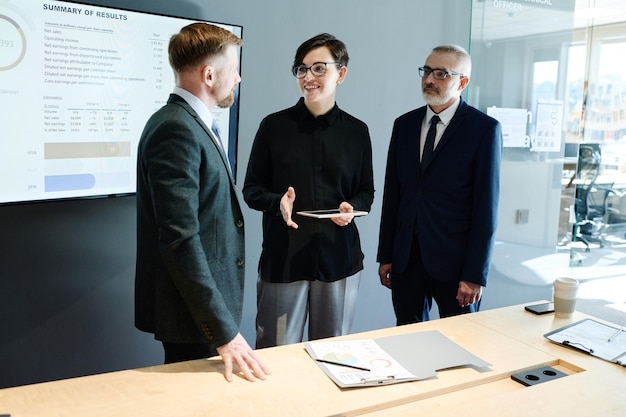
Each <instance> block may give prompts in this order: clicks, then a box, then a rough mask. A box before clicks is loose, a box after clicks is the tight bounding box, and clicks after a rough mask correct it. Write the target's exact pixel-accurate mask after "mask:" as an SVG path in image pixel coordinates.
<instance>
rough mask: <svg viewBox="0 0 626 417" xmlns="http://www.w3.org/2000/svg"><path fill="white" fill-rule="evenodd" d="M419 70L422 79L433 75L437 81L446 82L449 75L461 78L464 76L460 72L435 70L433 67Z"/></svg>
mask: <svg viewBox="0 0 626 417" xmlns="http://www.w3.org/2000/svg"><path fill="white" fill-rule="evenodd" d="M418 70H419V74H420V77H422V78H427V77H428V75H429V74H432V75H433V78H434V79H435V80H445V79H446V78H447V77H448V75H458V76H460V77H463V76H464V75H463V74H462V73H460V72H454V71H446V70H442V69H437V68H434V69H433V68H431V67H419V68H418Z"/></svg>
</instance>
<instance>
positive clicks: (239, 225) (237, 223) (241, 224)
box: [235, 219, 243, 227]
mask: <svg viewBox="0 0 626 417" xmlns="http://www.w3.org/2000/svg"><path fill="white" fill-rule="evenodd" d="M235 226H237V227H243V220H241V219H239V220H237V221H236V222H235Z"/></svg>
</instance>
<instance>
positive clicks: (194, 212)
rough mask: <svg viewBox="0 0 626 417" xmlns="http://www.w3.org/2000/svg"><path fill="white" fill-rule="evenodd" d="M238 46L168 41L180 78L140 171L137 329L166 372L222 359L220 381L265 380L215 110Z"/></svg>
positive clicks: (147, 138) (234, 41)
mask: <svg viewBox="0 0 626 417" xmlns="http://www.w3.org/2000/svg"><path fill="white" fill-rule="evenodd" d="M241 44H242V41H241V39H240V38H239V37H237V36H236V35H234V34H233V33H231V32H230V31H228V30H225V29H222V28H219V27H217V26H213V25H209V24H205V23H194V24H191V25H188V26H186V27H184V28H183V29H181V31H180V32H179V33H178V34H176V35H174V36H172V38H171V39H170V43H169V48H168V52H169V61H170V65H171V66H172V69H173V70H174V75H175V79H176V86H175V88H174V92H173V93H172V94H171V95H170V97H169V99H168V101H167V104H166V105H165V106H163V107H162V108H161V109H160V110H158V111H157V112H156V113H155V114H154V115H153V116H152V117H151V118H150V120H148V122H147V124H146V126H145V128H144V131H143V133H142V136H141V140H140V142H139V149H138V163H137V270H136V279H135V325H136V327H137V328H138V329H140V330H142V331H145V332H149V333H153V334H154V336H155V338H156V339H157V340H159V341H161V342H162V343H163V347H164V350H165V363H171V362H179V361H184V360H192V359H199V358H206V357H208V356H213V355H216V354H219V355H221V357H222V359H223V360H224V364H225V371H224V374H225V377H226V379H227V380H228V381H231V380H232V373H233V366H234V365H237V366H238V367H239V369H240V370H241V372H242V373H243V374H244V376H245V378H246V379H248V380H250V381H254V380H256V379H265V377H266V374H267V373H269V369H268V368H267V366H266V365H265V364H264V363H263V362H262V361H261V360H260V359H259V358H258V357H257V355H256V354H255V352H254V351H253V350H252V349H251V348H250V346H249V344H248V343H247V341H246V340H245V339H244V337H243V336H242V335H241V333H240V332H239V326H240V324H241V323H240V322H241V317H242V309H243V287H244V259H245V256H244V222H243V215H242V212H241V208H240V206H239V202H238V200H237V196H236V194H235V188H234V183H233V179H232V176H231V174H230V170H229V163H228V157H227V152H226V150H225V149H224V148H223V145H222V143H221V141H220V139H219V135H218V134H216V132H214V131H212V130H211V126H212V125H213V117H212V114H211V110H212V109H214V108H215V107H216V106H219V107H222V108H227V107H230V106H231V105H232V104H233V102H234V90H235V88H236V87H237V85H238V84H239V82H240V81H241V78H240V76H239V69H238V68H239V57H238V49H239V47H240V46H241Z"/></svg>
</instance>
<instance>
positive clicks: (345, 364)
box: [315, 359, 371, 372]
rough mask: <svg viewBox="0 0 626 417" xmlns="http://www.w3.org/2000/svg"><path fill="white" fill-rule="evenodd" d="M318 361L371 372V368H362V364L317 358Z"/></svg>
mask: <svg viewBox="0 0 626 417" xmlns="http://www.w3.org/2000/svg"><path fill="white" fill-rule="evenodd" d="M315 360H316V361H317V362H322V363H328V364H330V365H337V366H345V367H346V368H352V369H358V370H359V371H366V372H371V369H367V368H362V367H360V366H355V365H348V364H347V363H341V362H333V361H327V360H324V359H315Z"/></svg>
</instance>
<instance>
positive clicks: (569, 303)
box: [554, 277, 579, 319]
mask: <svg viewBox="0 0 626 417" xmlns="http://www.w3.org/2000/svg"><path fill="white" fill-rule="evenodd" d="M578 286H579V282H578V280H577V279H575V278H569V277H560V278H557V279H555V280H554V315H555V316H556V317H558V318H562V319H569V318H571V317H572V314H574V310H576V298H577V297H578Z"/></svg>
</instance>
